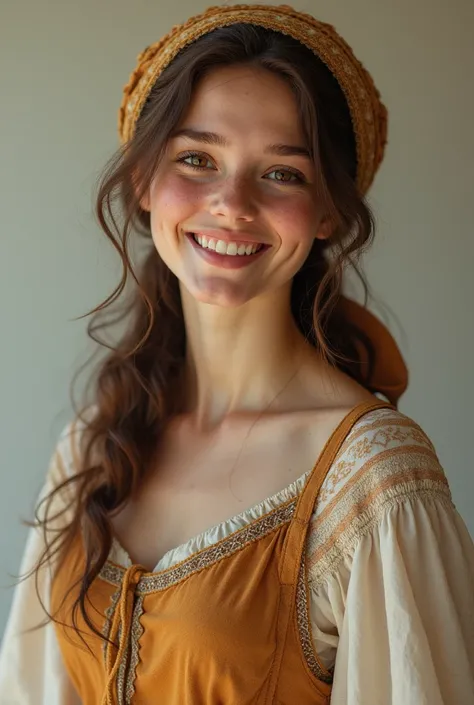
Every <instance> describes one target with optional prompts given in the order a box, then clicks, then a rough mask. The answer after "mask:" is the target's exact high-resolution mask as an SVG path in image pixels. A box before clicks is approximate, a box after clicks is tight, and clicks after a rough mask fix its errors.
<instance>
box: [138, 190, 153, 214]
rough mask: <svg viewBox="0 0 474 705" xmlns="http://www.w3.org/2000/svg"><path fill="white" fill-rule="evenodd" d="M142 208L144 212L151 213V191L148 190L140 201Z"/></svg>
mask: <svg viewBox="0 0 474 705" xmlns="http://www.w3.org/2000/svg"><path fill="white" fill-rule="evenodd" d="M140 208H141V209H142V210H143V211H147V212H148V213H149V212H150V210H151V209H150V192H149V189H147V190H146V192H145V194H144V195H143V196H142V197H141V199H140Z"/></svg>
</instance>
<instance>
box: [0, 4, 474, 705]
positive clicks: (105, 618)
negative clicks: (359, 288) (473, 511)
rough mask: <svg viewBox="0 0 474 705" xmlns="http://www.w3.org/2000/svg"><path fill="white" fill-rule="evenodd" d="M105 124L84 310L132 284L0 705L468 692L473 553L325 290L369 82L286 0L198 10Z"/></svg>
mask: <svg viewBox="0 0 474 705" xmlns="http://www.w3.org/2000/svg"><path fill="white" fill-rule="evenodd" d="M120 135H121V138H122V141H123V148H122V149H121V150H120V153H119V154H118V156H117V157H116V159H115V160H114V161H113V162H112V163H111V165H110V166H109V168H108V171H107V173H106V175H105V177H104V179H103V181H102V183H101V187H100V191H99V195H98V214H99V219H100V223H101V225H102V227H103V230H104V231H105V233H106V235H107V236H108V237H109V238H110V240H111V242H112V244H113V245H114V247H115V248H116V250H117V251H118V252H119V253H120V256H121V257H122V260H123V267H124V276H123V279H122V282H121V284H120V286H119V287H118V288H117V290H116V291H115V292H114V293H113V295H112V296H111V297H110V298H109V299H107V301H106V302H104V303H103V304H102V305H101V306H100V307H98V309H96V310H95V312H94V313H95V314H96V316H97V315H98V316H99V318H100V317H101V316H103V315H104V312H105V313H106V314H108V311H107V309H108V307H109V305H111V304H113V303H114V302H115V301H116V300H117V299H118V298H119V297H120V296H121V295H122V294H123V293H126V287H127V285H128V284H129V283H130V280H131V285H132V290H131V291H130V292H129V299H128V300H127V304H126V308H125V310H124V314H123V317H122V319H121V320H122V323H124V324H125V327H124V328H123V327H122V329H121V330H122V336H121V338H120V339H119V341H118V342H116V343H115V345H113V346H112V349H111V351H110V353H109V354H108V357H107V358H106V359H105V360H104V361H103V362H102V363H101V365H100V368H99V369H98V374H97V377H96V379H95V385H94V387H93V396H92V399H89V400H88V402H87V404H86V405H85V406H84V409H83V411H82V412H78V417H77V419H75V421H74V422H73V423H72V424H71V426H70V427H68V428H67V429H66V430H65V432H64V434H63V435H62V437H61V439H60V441H59V444H58V447H57V451H56V453H55V454H54V458H53V460H52V463H51V467H50V471H49V473H48V477H47V481H46V485H45V489H44V493H43V497H42V500H41V501H40V503H39V508H38V515H37V522H36V525H35V526H34V527H33V528H32V530H31V534H30V537H29V541H28V545H27V549H26V553H25V557H24V562H23V571H24V572H26V573H28V574H29V577H27V578H26V579H25V580H24V581H23V582H21V583H20V584H19V585H18V587H17V589H16V594H15V598H14V604H13V608H12V612H11V616H10V620H9V624H8V627H7V631H6V635H5V638H4V642H3V650H2V655H1V659H0V702H1V703H2V704H3V705H6V704H7V703H8V704H9V705H33V704H34V705H39V704H41V705H66V704H67V705H71V704H73V703H74V704H77V703H82V704H83V705H97V704H98V703H102V704H104V705H111V704H116V703H120V704H122V703H123V704H125V703H143V704H147V705H148V704H149V703H150V704H151V703H163V704H166V705H244V704H245V705H247V704H248V705H250V704H251V703H252V704H255V705H263V704H264V703H265V704H269V703H279V704H280V705H314V704H322V703H328V702H329V701H331V703H333V705H334V704H335V705H381V704H382V703H383V705H389V704H390V703H393V704H396V705H420V704H421V703H430V705H442V704H443V705H454V704H455V703H456V704H461V703H463V704H464V705H467V704H468V703H472V702H474V598H473V589H472V586H473V580H472V579H473V576H474V547H473V544H472V542H471V539H470V537H469V535H468V533H467V530H466V528H465V525H464V524H463V521H462V519H461V518H460V517H459V515H458V514H457V512H456V510H455V508H454V506H453V503H452V500H451V496H450V491H449V487H448V483H447V481H446V477H445V475H444V473H443V470H442V468H441V467H440V465H439V462H438V460H437V457H436V453H435V450H434V448H433V445H432V444H431V442H430V440H429V439H428V438H427V437H426V435H425V434H424V433H423V431H422V430H421V429H420V428H419V426H418V425H417V424H416V423H415V422H414V421H412V420H410V419H409V418H408V417H406V416H404V415H403V414H401V413H399V412H398V411H397V410H396V403H397V400H398V398H399V396H400V394H401V393H402V392H403V390H404V389H405V387H406V370H405V367H404V364H403V360H402V359H401V356H400V353H399V352H398V349H397V347H396V345H395V343H394V341H393V339H392V338H391V336H390V335H389V333H388V331H387V330H386V329H385V328H384V327H383V326H382V325H381V324H380V323H379V322H378V321H377V320H376V319H375V318H374V317H373V316H371V315H370V314H369V313H368V312H367V311H366V309H365V308H363V307H361V306H358V305H357V304H355V303H353V302H351V301H349V300H348V299H346V298H344V297H343V295H342V283H343V276H342V275H343V270H344V269H345V267H346V265H348V264H354V262H355V259H356V257H357V256H358V255H359V253H360V252H361V251H362V249H363V248H364V247H365V246H366V245H367V244H368V243H369V242H370V240H371V239H372V235H373V230H374V227H373V218H372V215H371V212H370V210H369V208H368V206H367V203H366V202H365V200H364V196H365V194H366V192H367V190H368V188H369V186H370V184H371V182H372V180H373V177H374V175H375V173H376V171H377V168H378V166H379V164H380V162H381V159H382V156H383V149H384V145H385V141H386V111H385V108H384V106H383V104H382V103H381V101H380V97H379V94H378V92H377V90H376V88H375V87H374V84H373V82H372V79H371V78H370V76H369V74H368V73H367V71H366V70H365V69H364V68H363V67H362V65H361V64H360V63H359V62H358V61H357V59H356V58H355V57H354V55H353V53H352V51H351V49H350V48H349V47H348V45H347V44H346V43H345V42H344V41H343V40H342V39H341V37H340V36H339V35H338V34H337V33H336V31H335V30H334V28H333V27H331V26H329V25H326V24H323V23H320V22H318V21H316V20H315V19H314V18H312V17H310V16H308V15H305V14H301V13H299V12H296V11H295V10H293V9H291V8H290V7H288V6H280V7H267V6H258V5H255V6H245V5H239V6H235V7H229V6H225V7H213V8H210V9H209V10H207V11H206V12H205V13H204V14H202V15H200V16H198V17H193V18H191V19H190V20H189V21H188V22H186V23H185V24H183V25H180V26H177V27H175V28H173V30H172V31H171V33H170V34H168V35H167V36H166V37H164V38H163V39H162V40H161V41H159V42H158V43H156V44H154V45H152V46H150V47H148V49H146V50H145V52H143V53H142V54H141V55H140V57H139V59H138V65H137V68H136V70H135V71H134V73H133V74H132V77H131V79H130V82H129V83H128V85H127V86H126V88H125V91H124V100H123V104H122V107H121V111H120ZM140 233H141V234H142V235H143V234H144V235H145V238H142V240H140V242H141V246H140V247H139V248H138V251H137V252H136V254H135V256H134V257H133V258H132V255H131V251H132V249H133V247H134V243H136V242H137V240H138V238H139V234H140ZM110 323H111V321H110V319H108V324H110ZM112 323H113V320H112ZM106 324H107V320H106ZM95 331H97V324H95V323H94V324H93V325H91V327H90V332H91V334H93V335H95ZM381 397H383V398H384V399H386V400H387V401H383V399H382V398H381ZM43 608H44V609H46V611H47V615H48V616H47V618H46V624H45V625H44V624H43V625H42V626H41V627H40V628H36V629H32V628H33V627H35V626H37V625H38V623H41V621H42V618H44V612H43Z"/></svg>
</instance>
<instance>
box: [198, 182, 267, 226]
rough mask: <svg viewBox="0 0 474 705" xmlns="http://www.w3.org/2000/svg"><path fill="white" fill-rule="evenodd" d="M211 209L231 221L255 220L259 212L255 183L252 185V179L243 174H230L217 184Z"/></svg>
mask: <svg viewBox="0 0 474 705" xmlns="http://www.w3.org/2000/svg"><path fill="white" fill-rule="evenodd" d="M209 211H210V213H211V214H212V215H214V216H216V217H217V216H223V217H225V218H226V219H227V220H229V221H232V220H244V221H246V222H250V221H252V220H254V218H255V216H256V215H257V212H258V208H257V204H256V189H255V184H253V186H252V185H251V183H250V179H246V178H245V177H243V176H238V175H235V176H228V177H227V178H225V179H223V180H222V181H221V182H220V183H219V184H216V185H215V190H214V191H213V193H212V196H211V200H210V208H209Z"/></svg>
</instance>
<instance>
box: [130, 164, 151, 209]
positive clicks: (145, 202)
mask: <svg viewBox="0 0 474 705" xmlns="http://www.w3.org/2000/svg"><path fill="white" fill-rule="evenodd" d="M132 184H133V188H134V191H135V195H136V196H137V197H138V198H139V199H140V200H139V202H140V208H141V209H142V210H144V211H148V212H150V189H149V188H147V189H146V191H145V193H144V194H143V195H142V196H141V197H140V191H141V190H142V189H143V187H142V185H141V184H140V178H139V175H138V173H137V172H136V171H135V172H134V173H133V175H132Z"/></svg>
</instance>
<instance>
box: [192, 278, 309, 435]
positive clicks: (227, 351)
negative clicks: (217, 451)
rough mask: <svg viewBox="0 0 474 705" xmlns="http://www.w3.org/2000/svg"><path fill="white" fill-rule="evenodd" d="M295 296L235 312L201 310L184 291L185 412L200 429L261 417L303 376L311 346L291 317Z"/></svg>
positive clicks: (263, 300)
mask: <svg viewBox="0 0 474 705" xmlns="http://www.w3.org/2000/svg"><path fill="white" fill-rule="evenodd" d="M289 298H290V291H289V289H287V290H281V291H278V292H276V293H275V292H272V295H271V296H266V297H260V298H259V299H253V300H252V301H251V302H249V303H248V304H245V305H243V306H239V307H236V308H223V307H219V306H212V305H209V304H202V303H200V302H197V301H196V300H195V299H194V298H192V297H191V296H190V295H189V294H188V293H187V292H186V291H184V290H182V292H181V300H182V304H183V312H184V320H185V325H186V363H185V374H184V380H183V384H184V390H185V399H186V403H185V409H186V412H188V413H190V414H192V416H193V417H194V418H195V422H196V424H197V425H198V426H199V427H212V426H216V425H218V424H219V423H220V422H221V421H222V420H223V419H224V418H225V417H228V416H230V415H231V414H238V413H245V412H250V413H252V412H255V413H258V412H262V411H264V410H266V409H267V408H268V407H269V406H270V405H272V404H273V402H275V400H276V398H277V397H278V396H279V394H280V393H282V392H283V391H284V390H285V388H287V387H288V385H290V384H291V381H292V379H293V378H294V377H295V375H296V374H297V372H298V368H299V365H300V364H301V362H302V359H303V358H304V357H306V358H307V357H308V354H311V355H314V351H312V350H311V352H310V351H309V346H308V344H307V343H306V342H305V340H304V338H303V336H302V335H301V333H300V332H299V330H298V328H297V326H296V324H295V322H294V319H293V316H292V314H291V311H290V301H289Z"/></svg>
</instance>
